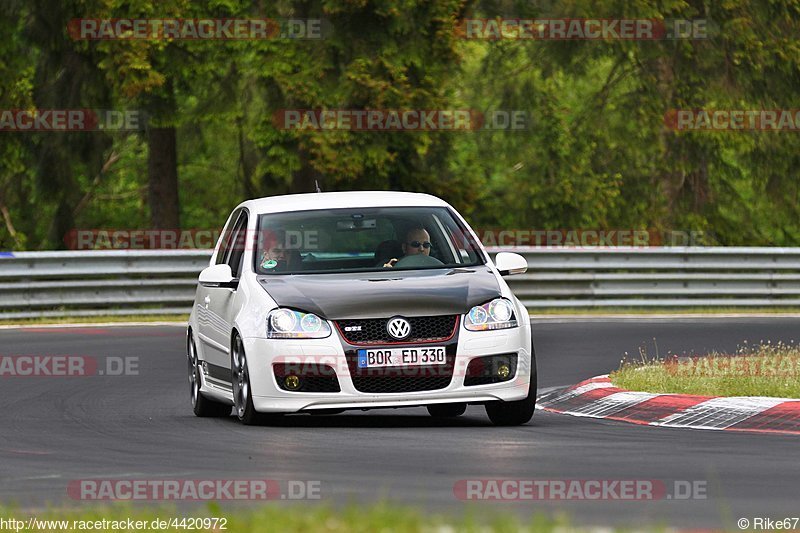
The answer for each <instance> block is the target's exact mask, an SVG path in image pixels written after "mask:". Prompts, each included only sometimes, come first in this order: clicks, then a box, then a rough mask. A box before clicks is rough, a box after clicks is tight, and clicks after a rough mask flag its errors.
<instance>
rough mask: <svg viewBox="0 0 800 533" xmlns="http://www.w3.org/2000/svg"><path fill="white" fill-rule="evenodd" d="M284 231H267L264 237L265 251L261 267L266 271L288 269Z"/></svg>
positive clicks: (260, 263) (262, 255)
mask: <svg viewBox="0 0 800 533" xmlns="http://www.w3.org/2000/svg"><path fill="white" fill-rule="evenodd" d="M283 235H284V234H283V232H282V231H275V232H273V231H267V232H265V233H264V235H263V246H264V248H263V250H264V252H263V253H262V254H261V260H260V261H259V262H258V264H259V266H260V267H261V268H263V269H265V270H273V269H274V270H283V269H285V268H286V262H287V260H288V254H287V253H286V248H285V246H284V242H285V240H284V239H283V238H282V237H283Z"/></svg>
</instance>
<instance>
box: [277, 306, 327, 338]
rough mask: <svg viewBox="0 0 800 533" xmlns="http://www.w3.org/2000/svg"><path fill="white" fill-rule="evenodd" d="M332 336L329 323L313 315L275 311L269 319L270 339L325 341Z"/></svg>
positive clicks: (287, 310)
mask: <svg viewBox="0 0 800 533" xmlns="http://www.w3.org/2000/svg"><path fill="white" fill-rule="evenodd" d="M330 334H331V327H330V325H328V322H327V321H326V320H322V319H321V318H320V317H318V316H317V315H315V314H313V313H302V312H300V311H294V310H293V309H275V310H274V311H272V312H271V313H270V314H269V317H267V337H268V338H270V339H323V338H325V337H327V336H328V335H330Z"/></svg>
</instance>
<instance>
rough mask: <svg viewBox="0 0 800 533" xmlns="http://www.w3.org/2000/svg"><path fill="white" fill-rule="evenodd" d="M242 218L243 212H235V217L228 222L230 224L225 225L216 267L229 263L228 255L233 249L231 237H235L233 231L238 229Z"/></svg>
mask: <svg viewBox="0 0 800 533" xmlns="http://www.w3.org/2000/svg"><path fill="white" fill-rule="evenodd" d="M240 216H241V211H235V212H234V213H233V215H231V218H230V220H228V223H227V224H226V225H225V229H223V230H222V235H221V236H220V239H221V240H222V242H221V243H220V245H219V250H218V251H217V257H216V258H215V259H214V264H215V265H221V264H223V263H226V262H227V257H228V253H229V252H230V247H231V237H232V236H233V230H234V228H235V227H236V223H237V222H238V221H239V217H240Z"/></svg>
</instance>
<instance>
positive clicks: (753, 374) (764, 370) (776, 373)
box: [610, 341, 800, 398]
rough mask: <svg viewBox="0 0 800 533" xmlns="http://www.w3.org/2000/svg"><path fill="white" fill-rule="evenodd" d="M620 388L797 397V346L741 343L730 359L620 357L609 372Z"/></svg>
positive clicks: (799, 361) (799, 394)
mask: <svg viewBox="0 0 800 533" xmlns="http://www.w3.org/2000/svg"><path fill="white" fill-rule="evenodd" d="M610 377H611V382H612V383H613V384H614V385H615V386H617V387H621V388H623V389H628V390H635V391H642V392H654V393H675V394H696V395H701V396H771V397H777V398H800V346H798V345H795V344H794V343H790V344H784V343H781V342H779V343H777V344H773V343H771V342H763V341H762V342H761V343H759V344H758V345H756V346H748V345H747V344H744V345H743V346H740V347H739V348H738V349H737V350H736V353H734V354H720V353H716V352H714V353H710V354H708V355H706V356H705V357H678V356H676V355H670V356H667V357H666V358H665V359H661V358H658V357H656V358H653V359H651V358H649V357H648V356H647V354H646V352H644V350H640V353H639V358H638V359H634V360H631V359H628V357H627V354H626V358H624V359H623V360H622V362H621V363H620V368H619V370H617V371H616V372H612V373H611V376H610Z"/></svg>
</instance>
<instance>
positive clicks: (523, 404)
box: [486, 343, 537, 426]
mask: <svg viewBox="0 0 800 533" xmlns="http://www.w3.org/2000/svg"><path fill="white" fill-rule="evenodd" d="M536 384H537V381H536V353H535V352H534V349H533V343H531V381H530V385H529V386H528V396H526V397H525V398H523V399H522V400H517V401H513V402H489V403H487V404H486V414H487V415H489V420H491V422H492V424H494V425H495V426H520V425H522V424H527V423H528V422H530V420H531V418H533V412H534V411H535V410H536V390H537V389H536Z"/></svg>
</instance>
